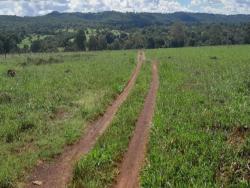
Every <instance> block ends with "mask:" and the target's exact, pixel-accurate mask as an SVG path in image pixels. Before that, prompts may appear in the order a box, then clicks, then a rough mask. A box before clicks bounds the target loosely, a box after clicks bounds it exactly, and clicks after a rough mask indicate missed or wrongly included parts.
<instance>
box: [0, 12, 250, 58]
mask: <svg viewBox="0 0 250 188" xmlns="http://www.w3.org/2000/svg"><path fill="white" fill-rule="evenodd" d="M38 23H39V24H38ZM249 43H250V16H249V15H230V16H226V15H216V14H205V13H185V12H179V13H173V14H159V13H119V12H114V11H111V12H102V13H59V12H52V13H50V14H47V15H44V16H38V17H17V16H0V53H1V54H5V55H6V54H8V53H27V52H58V51H85V50H86V51H94V50H120V49H141V48H147V49H153V48H169V47H184V46H209V45H231V44H249Z"/></svg>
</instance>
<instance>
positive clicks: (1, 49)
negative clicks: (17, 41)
mask: <svg viewBox="0 0 250 188" xmlns="http://www.w3.org/2000/svg"><path fill="white" fill-rule="evenodd" d="M2 53H4V48H3V41H2V40H1V39H0V54H2Z"/></svg>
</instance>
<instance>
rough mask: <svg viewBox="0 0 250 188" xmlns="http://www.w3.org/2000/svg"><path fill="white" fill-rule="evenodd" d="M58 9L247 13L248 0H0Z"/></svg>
mask: <svg viewBox="0 0 250 188" xmlns="http://www.w3.org/2000/svg"><path fill="white" fill-rule="evenodd" d="M54 10H55V11H59V12H100V11H109V10H115V11H121V12H131V11H132V12H162V13H169V12H176V11H190V12H208V13H223V14H239V13H241V14H250V0H53V1H51V0H0V14H2V15H18V16H35V15H43V14H47V13H49V12H51V11H54Z"/></svg>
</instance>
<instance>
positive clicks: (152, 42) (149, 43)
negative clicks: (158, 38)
mask: <svg viewBox="0 0 250 188" xmlns="http://www.w3.org/2000/svg"><path fill="white" fill-rule="evenodd" d="M147 48H150V49H152V48H155V40H154V39H153V38H152V37H149V38H148V39H147Z"/></svg>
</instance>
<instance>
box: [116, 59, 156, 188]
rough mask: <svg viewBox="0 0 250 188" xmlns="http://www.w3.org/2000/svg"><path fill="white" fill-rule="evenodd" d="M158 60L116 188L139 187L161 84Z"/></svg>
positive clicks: (154, 63)
mask: <svg viewBox="0 0 250 188" xmlns="http://www.w3.org/2000/svg"><path fill="white" fill-rule="evenodd" d="M157 64H158V63H157V62H156V61H154V62H153V64H152V82H151V86H150V90H149V93H148V95H147V97H146V100H145V103H144V108H143V110H142V112H141V114H140V116H139V119H138V121H137V124H136V128H135V132H134V136H133V138H132V139H131V141H130V144H129V148H128V151H127V153H126V155H125V157H124V160H123V162H122V165H121V169H120V174H119V176H118V178H117V182H116V185H115V186H114V187H116V188H135V187H139V173H140V169H141V166H142V164H143V161H144V157H145V153H146V146H147V142H148V136H149V131H150V126H151V121H152V118H153V114H154V107H155V101H156V94H157V90H158V86H159V80H158V68H157Z"/></svg>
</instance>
